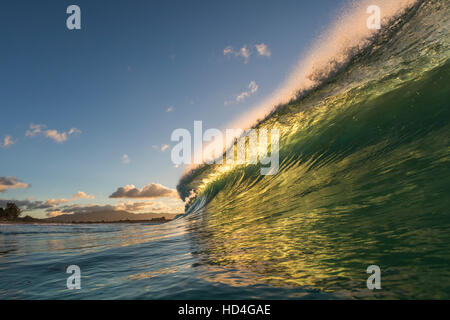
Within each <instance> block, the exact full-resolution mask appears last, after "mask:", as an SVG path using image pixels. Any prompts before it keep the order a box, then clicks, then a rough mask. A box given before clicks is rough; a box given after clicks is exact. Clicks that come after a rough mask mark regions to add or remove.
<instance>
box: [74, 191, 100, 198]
mask: <svg viewBox="0 0 450 320" xmlns="http://www.w3.org/2000/svg"><path fill="white" fill-rule="evenodd" d="M94 198H95V197H94V196H93V195H90V194H87V193H86V192H83V191H78V192H77V193H75V195H74V196H73V197H72V199H73V200H75V199H94Z"/></svg>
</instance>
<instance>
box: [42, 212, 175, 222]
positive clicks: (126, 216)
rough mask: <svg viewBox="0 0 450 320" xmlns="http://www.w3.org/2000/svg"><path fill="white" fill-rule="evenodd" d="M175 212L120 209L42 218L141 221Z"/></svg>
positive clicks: (71, 220)
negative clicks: (138, 211) (134, 211)
mask: <svg viewBox="0 0 450 320" xmlns="http://www.w3.org/2000/svg"><path fill="white" fill-rule="evenodd" d="M175 216H176V214H171V213H153V212H152V213H141V214H136V213H131V212H128V211H124V210H120V211H115V210H104V211H95V212H80V213H73V214H63V215H60V216H57V217H51V218H46V219H42V221H44V222H117V221H123V220H130V221H141V220H146V221H148V220H152V219H157V218H162V217H164V218H166V219H168V220H171V219H172V218H173V217H175Z"/></svg>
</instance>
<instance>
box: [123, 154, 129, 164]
mask: <svg viewBox="0 0 450 320" xmlns="http://www.w3.org/2000/svg"><path fill="white" fill-rule="evenodd" d="M122 162H123V163H125V164H130V162H131V159H130V157H129V156H128V155H127V154H126V153H125V154H124V155H123V156H122Z"/></svg>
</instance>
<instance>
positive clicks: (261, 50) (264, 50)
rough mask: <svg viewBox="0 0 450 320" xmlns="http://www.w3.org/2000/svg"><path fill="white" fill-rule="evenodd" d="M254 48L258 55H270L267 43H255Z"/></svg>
mask: <svg viewBox="0 0 450 320" xmlns="http://www.w3.org/2000/svg"><path fill="white" fill-rule="evenodd" d="M255 48H256V51H257V52H258V54H259V55H260V56H265V57H270V56H271V55H272V52H270V49H269V47H267V45H266V44H264V43H260V44H257V45H255Z"/></svg>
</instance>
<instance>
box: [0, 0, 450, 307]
mask: <svg viewBox="0 0 450 320" xmlns="http://www.w3.org/2000/svg"><path fill="white" fill-rule="evenodd" d="M449 7H450V4H449V1H447V0H425V1H417V3H416V5H414V6H412V7H411V8H409V9H408V10H407V11H406V12H405V13H404V14H403V15H401V16H400V17H397V18H396V19H394V20H392V21H391V22H390V24H389V26H388V27H386V28H384V29H383V30H382V32H380V33H379V34H378V35H377V36H376V37H374V38H373V39H371V41H370V43H369V44H368V45H365V46H364V48H362V49H360V50H358V51H356V52H353V50H348V52H347V54H348V56H349V59H348V63H345V64H344V65H342V64H339V66H338V67H339V68H338V69H335V68H334V67H335V66H336V64H335V63H332V62H331V65H330V70H331V71H332V72H328V73H327V74H324V75H323V79H322V80H321V82H320V85H319V86H316V87H315V88H314V90H308V91H307V92H303V94H302V95H300V96H299V97H298V98H297V99H294V100H292V101H291V102H290V103H288V104H286V105H283V106H280V107H279V108H278V109H277V111H276V112H273V113H271V114H270V115H269V116H268V117H266V118H265V119H264V120H263V121H262V122H260V123H259V124H258V126H257V128H262V129H263V128H268V129H270V128H277V129H279V130H280V132H281V136H280V168H279V171H278V173H277V174H276V175H273V176H262V175H260V167H259V165H253V164H243V165H219V164H216V165H207V166H202V167H200V168H197V169H195V170H193V171H192V172H190V173H189V174H187V175H186V176H184V177H183V178H182V179H181V181H180V184H179V186H178V190H179V193H180V195H181V196H182V197H183V198H185V197H188V196H190V195H192V194H194V195H195V197H193V198H192V199H191V202H190V206H189V208H188V209H187V211H186V215H185V216H184V217H181V218H179V219H177V220H175V221H172V222H170V223H166V224H162V225H151V224H110V225H108V224H102V225H0V298H1V299H15V298H21V299H24V298H25V299H247V298H250V299H251V298H255V299H262V298H267V299H272V298H273V299H282V298H285V299H378V298H379V299H450V210H449V207H450V197H449V191H450V171H449V169H450V143H449V142H450V141H449V137H450V122H449V120H450V103H449V101H450V85H449V84H450V63H449V57H450V48H449V44H450V32H449V31H450V19H449V18H450V9H449ZM316 76H317V75H316ZM69 265H78V266H79V267H80V269H81V275H82V278H81V279H82V282H81V287H82V289H81V290H68V289H67V287H66V279H67V277H68V276H69V274H66V269H67V267H68V266H69ZM370 265H378V266H379V267H380V268H381V287H382V289H381V290H374V291H371V290H368V289H367V286H366V280H367V278H368V276H369V275H368V274H367V273H366V269H367V267H368V266H370Z"/></svg>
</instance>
